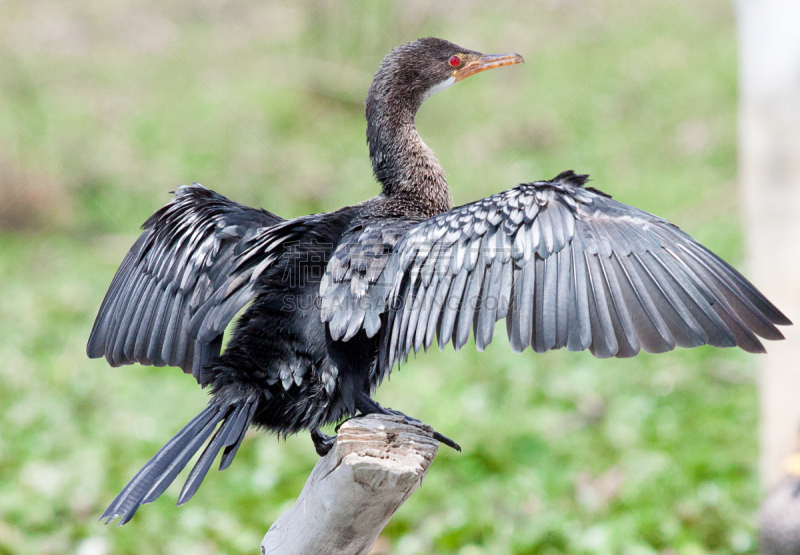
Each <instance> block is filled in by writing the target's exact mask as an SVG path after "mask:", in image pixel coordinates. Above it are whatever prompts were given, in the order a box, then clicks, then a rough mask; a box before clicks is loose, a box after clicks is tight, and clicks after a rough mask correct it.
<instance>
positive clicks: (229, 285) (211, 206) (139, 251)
mask: <svg viewBox="0 0 800 555" xmlns="http://www.w3.org/2000/svg"><path fill="white" fill-rule="evenodd" d="M282 221H283V220H282V219H281V218H279V217H278V216H275V215H274V214H270V213H269V212H266V211H264V210H257V209H254V208H248V207H246V206H242V205H240V204H237V203H235V202H233V201H230V200H228V199H227V198H225V197H223V196H221V195H219V194H217V193H215V192H213V191H209V190H208V189H205V188H204V187H202V186H201V185H197V184H195V185H191V186H184V187H180V188H179V189H178V190H177V191H176V193H175V199H174V200H173V201H172V202H170V203H169V204H168V205H166V206H165V207H163V208H162V209H160V210H159V211H158V212H156V213H155V214H153V215H152V216H151V217H150V218H149V219H148V220H147V221H146V222H145V224H144V225H143V226H142V227H143V229H144V232H143V233H142V235H141V236H140V237H139V239H138V240H137V241H136V243H135V244H134V245H133V247H131V250H130V251H129V252H128V254H127V255H126V256H125V259H124V260H123V262H122V265H121V266H120V268H119V270H117V273H116V275H115V276H114V279H113V281H112V282H111V286H110V287H109V289H108V292H107V293H106V297H105V299H104V300H103V304H102V306H101V307H100V312H99V313H98V315H97V318H96V320H95V323H94V327H93V328H92V334H91V336H90V338H89V343H88V345H87V348H86V351H87V354H88V355H89V356H90V357H92V358H96V357H100V356H105V357H106V359H107V360H108V362H109V363H110V364H111V365H112V366H119V365H122V364H132V363H134V362H139V363H141V364H152V365H155V366H164V365H169V366H178V367H180V368H182V369H183V371H184V372H187V373H188V372H192V374H193V375H194V376H195V378H197V380H198V381H199V382H201V383H202V380H201V376H200V371H201V369H202V367H203V365H204V364H205V363H206V362H207V361H208V359H209V357H211V356H215V355H218V354H219V351H220V346H221V342H222V333H223V332H224V330H225V326H226V325H227V324H228V322H229V321H230V320H231V318H233V316H234V315H235V314H236V312H237V311H238V310H239V309H240V308H242V307H243V306H244V305H245V304H246V303H247V301H248V300H249V299H250V297H251V296H252V287H253V283H254V282H253V281H252V280H250V281H246V282H244V283H239V284H238V285H237V284H236V283H235V282H236V278H237V277H241V276H240V275H239V273H240V272H238V271H237V270H238V268H237V266H238V262H237V257H238V256H239V255H240V254H242V253H244V252H245V251H247V249H248V248H249V247H250V246H251V245H252V244H254V243H255V242H256V240H257V239H259V237H260V236H263V235H264V231H263V230H264V228H270V227H272V226H275V225H276V224H278V223H280V222H282ZM259 230H262V231H261V233H259ZM235 285H236V286H235Z"/></svg>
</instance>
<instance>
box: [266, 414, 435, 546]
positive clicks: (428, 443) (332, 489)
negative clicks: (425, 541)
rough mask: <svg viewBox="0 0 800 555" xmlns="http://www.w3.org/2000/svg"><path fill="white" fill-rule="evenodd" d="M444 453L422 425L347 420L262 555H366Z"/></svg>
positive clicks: (393, 419)
mask: <svg viewBox="0 0 800 555" xmlns="http://www.w3.org/2000/svg"><path fill="white" fill-rule="evenodd" d="M438 449H439V443H438V442H437V441H436V440H435V439H433V430H432V429H431V428H430V427H429V426H426V425H424V424H417V423H414V424H405V423H403V418H402V417H399V416H386V415H375V414H371V415H369V416H365V417H361V418H354V419H352V420H348V421H347V422H345V423H344V425H342V427H341V428H340V429H339V437H338V439H337V440H336V444H335V445H334V447H333V449H331V451H330V453H328V454H327V455H326V456H325V457H323V458H322V459H320V461H319V462H318V463H317V466H315V467H314V470H313V471H312V472H311V475H310V476H309V477H308V481H306V485H305V486H304V487H303V491H302V492H300V497H298V498H297V501H296V502H295V504H294V505H293V506H292V508H291V509H289V510H288V511H286V512H285V513H284V514H283V515H282V516H281V517H280V518H279V519H278V520H276V521H275V523H274V524H273V525H272V526H271V527H270V529H269V531H268V532H267V534H266V535H265V536H264V540H263V541H262V542H261V553H262V555H295V554H297V555H301V554H302V555H310V554H317V553H320V554H321V553H325V554H331V555H362V554H363V555H366V554H367V553H369V551H370V549H371V548H372V546H373V544H374V543H375V540H376V539H377V538H378V535H379V534H380V533H381V530H383V527H384V526H386V523H388V522H389V519H390V518H391V517H392V515H393V514H394V513H395V511H396V510H397V509H399V508H400V505H402V504H403V503H404V502H405V500H406V499H408V498H409V497H410V496H411V494H412V493H414V491H416V489H417V488H418V487H419V485H420V483H422V479H423V478H424V477H425V474H426V473H427V472H428V468H429V467H430V464H431V462H432V461H433V458H434V457H435V456H436V453H437V451H438Z"/></svg>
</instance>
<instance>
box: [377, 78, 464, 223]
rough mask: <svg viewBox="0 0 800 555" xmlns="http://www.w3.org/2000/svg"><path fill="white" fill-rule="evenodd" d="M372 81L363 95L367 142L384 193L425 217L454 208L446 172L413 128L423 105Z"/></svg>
mask: <svg viewBox="0 0 800 555" xmlns="http://www.w3.org/2000/svg"><path fill="white" fill-rule="evenodd" d="M376 85H378V84H377V83H373V86H372V87H370V91H369V95H368V96H367V110H366V115H367V142H368V143H369V155H370V158H371V159H372V170H373V172H374V173H375V177H376V178H377V179H378V181H380V183H381V186H382V187H383V194H384V195H385V196H386V197H387V198H388V199H390V200H391V201H394V202H396V203H398V204H401V205H402V206H403V207H404V208H405V209H407V210H409V211H412V212H415V213H419V214H420V215H423V216H432V215H434V214H439V213H441V212H444V211H446V210H450V209H451V208H452V207H453V200H452V197H451V196H450V188H449V187H448V186H447V181H446V179H445V176H444V170H443V169H442V166H441V165H440V164H439V161H438V160H437V159H436V156H434V154H433V151H432V150H431V149H430V148H428V146H427V145H426V144H425V143H424V142H423V141H422V139H421V138H420V136H419V133H417V129H416V127H415V125H414V115H415V114H416V112H417V110H418V109H419V105H420V104H421V102H409V101H408V100H407V98H408V97H407V96H406V97H405V98H403V95H399V94H396V93H394V94H393V92H392V90H391V87H379V86H376Z"/></svg>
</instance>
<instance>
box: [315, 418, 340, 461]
mask: <svg viewBox="0 0 800 555" xmlns="http://www.w3.org/2000/svg"><path fill="white" fill-rule="evenodd" d="M336 431H337V432H338V431H339V427H338V426H337V427H336ZM336 437H337V436H329V435H327V434H323V433H322V432H321V431H320V429H319V428H314V429H313V430H311V441H313V442H314V450H316V452H317V455H319V456H320V457H324V456H325V455H327V454H328V453H330V451H331V449H333V446H334V445H336Z"/></svg>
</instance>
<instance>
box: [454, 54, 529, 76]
mask: <svg viewBox="0 0 800 555" xmlns="http://www.w3.org/2000/svg"><path fill="white" fill-rule="evenodd" d="M524 61H525V60H524V59H523V58H522V56H520V55H519V54H487V55H484V56H481V57H480V58H477V59H475V60H472V61H470V62H468V63H467V65H465V66H464V67H462V68H461V69H459V70H457V71H454V72H453V77H455V80H456V83H458V82H459V81H461V80H462V79H466V78H467V77H469V76H470V75H475V74H476V73H480V72H481V71H486V70H487V69H494V68H496V67H502V66H511V65H514V64H521V63H522V62H524Z"/></svg>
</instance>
